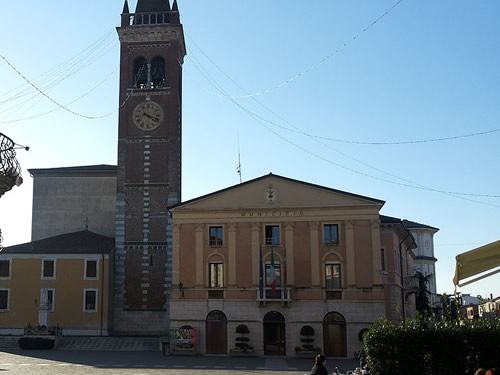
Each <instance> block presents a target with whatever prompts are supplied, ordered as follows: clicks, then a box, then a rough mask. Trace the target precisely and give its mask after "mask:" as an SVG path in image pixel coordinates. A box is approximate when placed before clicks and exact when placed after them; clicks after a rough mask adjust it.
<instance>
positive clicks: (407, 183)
mask: <svg viewBox="0 0 500 375" xmlns="http://www.w3.org/2000/svg"><path fill="white" fill-rule="evenodd" d="M194 44H195V45H196V46H197V44H196V43H194ZM197 48H199V47H197ZM200 51H202V50H201V49H200ZM202 53H203V54H204V55H205V56H206V57H207V58H208V59H209V60H210V61H211V62H212V63H213V64H214V65H215V66H216V67H217V68H218V69H219V70H220V71H221V72H222V73H223V74H224V75H225V76H226V77H228V79H230V80H231V81H232V82H233V83H234V84H235V85H237V86H238V87H239V88H240V89H241V90H242V91H245V90H244V89H243V88H242V87H241V86H240V85H238V84H237V83H236V82H235V81H234V80H233V79H232V78H230V77H229V75H227V74H226V73H225V72H224V71H223V70H222V69H220V67H219V66H218V65H217V64H216V63H215V62H213V60H212V59H210V58H209V57H208V55H206V54H205V53H204V52H203V51H202ZM189 56H193V54H192V53H190V54H189V55H188V57H189ZM194 57H195V56H194ZM189 58H190V60H191V61H193V59H192V58H191V57H189ZM195 58H196V57H195ZM196 60H197V59H196ZM197 61H198V60H197ZM199 64H200V65H201V68H202V70H203V71H204V72H205V73H203V72H202V71H201V69H200V67H199V66H198V65H197V64H196V63H194V61H193V65H194V66H195V68H196V69H197V70H199V71H200V73H201V74H202V76H203V77H204V78H205V79H206V80H207V81H208V82H209V83H210V84H212V85H213V86H214V87H215V88H216V89H217V90H219V91H220V92H221V93H222V94H224V95H223V97H225V98H226V99H228V100H230V101H231V102H232V103H233V104H235V105H236V106H238V107H239V108H240V109H242V110H243V111H244V112H245V113H247V114H248V115H250V116H251V117H252V118H253V119H254V120H255V121H257V122H258V123H260V124H261V125H262V126H264V127H265V128H266V129H268V130H269V131H271V132H272V133H274V134H275V135H276V136H278V137H279V138H281V139H282V140H284V141H285V142H287V143H289V144H291V145H292V146H294V147H296V148H298V149H300V150H302V151H304V152H306V153H308V154H310V155H312V156H314V157H316V158H318V159H321V160H323V161H325V162H327V163H329V164H332V165H335V166H337V167H340V168H342V169H345V170H348V171H350V172H353V173H356V174H360V175H363V176H365V177H370V178H374V179H377V180H381V181H384V182H388V183H391V184H397V185H401V186H406V187H410V188H414V189H421V190H427V191H433V192H436V193H441V194H446V195H450V196H453V197H456V198H459V199H463V200H467V201H471V202H474V203H478V204H483V205H488V206H494V207H500V205H495V204H490V203H486V202H482V201H478V200H475V199H470V198H466V197H465V196H473V197H488V198H500V196H498V195H489V194H471V193H458V192H449V191H444V190H439V189H434V188H430V187H427V186H424V185H421V184H417V183H414V182H412V181H409V180H406V179H403V178H401V177H398V176H395V175H393V174H390V173H388V172H385V171H383V170H381V169H379V168H376V167H373V166H371V165H369V164H367V163H364V162H362V161H360V160H358V159H355V158H352V157H350V156H349V155H347V154H345V153H342V152H340V151H338V150H336V149H333V148H332V147H331V146H329V145H325V144H324V143H322V142H320V143H321V144H323V145H325V146H326V147H328V148H330V149H332V150H333V151H335V152H338V153H340V154H342V155H343V156H345V157H348V158H350V159H352V160H355V161H357V162H358V163H361V164H363V165H365V166H367V167H370V168H372V169H375V170H377V171H379V172H381V173H384V174H387V175H389V176H391V177H393V178H397V179H399V180H401V181H404V182H405V183H400V182H396V181H393V180H388V179H385V178H381V177H378V176H373V175H370V174H368V173H364V172H360V171H358V170H355V169H352V168H349V167H345V166H343V165H341V164H339V163H335V162H333V161H331V160H329V159H327V158H325V157H323V156H321V155H319V154H317V153H314V152H312V151H310V150H307V149H306V148H304V147H302V146H300V145H297V144H296V143H294V142H292V141H290V140H289V139H288V138H286V137H284V136H283V135H281V134H279V133H278V132H276V131H274V130H273V129H271V128H270V127H268V126H267V125H265V123H268V124H271V125H277V124H276V123H274V122H272V121H270V120H267V119H265V118H263V117H261V116H259V115H257V114H255V113H254V112H251V111H249V110H248V109H247V108H245V107H243V106H242V105H241V104H240V103H238V102H237V101H236V100H235V99H234V97H231V96H228V95H226V91H225V90H224V89H223V88H222V86H221V85H219V84H218V83H217V81H216V80H215V79H214V78H213V77H212V76H211V75H210V73H209V72H208V71H207V70H206V69H205V68H204V67H203V65H202V64H201V63H199ZM207 75H208V77H210V78H208V77H207ZM253 100H254V101H256V102H257V103H258V104H259V105H261V106H263V107H264V108H265V109H267V110H268V111H270V112H271V113H273V114H274V115H275V116H277V114H276V113H275V112H273V111H271V110H270V109H269V108H267V107H266V106H264V105H263V104H262V103H261V102H260V101H258V100H257V99H256V98H253ZM278 117H279V116H278ZM279 118H281V117H279ZM281 119H282V121H283V120H284V119H283V118H281ZM284 121H286V120H284ZM288 123H289V122H288ZM289 124H290V123H289ZM290 125H291V124H290ZM292 126H293V125H292ZM296 128H297V127H296ZM297 129H298V128H297ZM299 130H300V129H299ZM299 133H300V134H302V135H304V132H302V131H299Z"/></svg>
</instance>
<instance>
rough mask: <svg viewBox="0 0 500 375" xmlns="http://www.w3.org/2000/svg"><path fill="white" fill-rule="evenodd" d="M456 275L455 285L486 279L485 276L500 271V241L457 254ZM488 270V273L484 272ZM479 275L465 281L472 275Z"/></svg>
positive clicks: (454, 278)
mask: <svg viewBox="0 0 500 375" xmlns="http://www.w3.org/2000/svg"><path fill="white" fill-rule="evenodd" d="M456 260H457V263H456V266H455V276H454V277H453V283H454V284H455V286H460V287H461V286H464V285H467V284H470V283H473V282H475V281H478V280H481V279H484V278H485V277H488V276H491V275H494V274H496V273H498V272H500V268H499V269H495V268H498V267H500V241H496V242H492V243H490V244H487V245H484V246H481V247H478V248H477V249H473V250H470V251H467V252H465V253H462V254H458V255H457V256H456ZM487 271H492V272H488V273H486V274H482V273H484V272H487ZM479 274H482V275H481V276H478V277H476V278H474V279H471V280H467V281H465V282H464V281H463V280H464V279H467V278H469V277H472V276H477V275H479Z"/></svg>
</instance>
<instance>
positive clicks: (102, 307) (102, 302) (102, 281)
mask: <svg viewBox="0 0 500 375" xmlns="http://www.w3.org/2000/svg"><path fill="white" fill-rule="evenodd" d="M103 314H104V254H101V322H100V329H101V336H102V321H103Z"/></svg>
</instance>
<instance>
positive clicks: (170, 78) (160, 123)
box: [113, 0, 186, 335]
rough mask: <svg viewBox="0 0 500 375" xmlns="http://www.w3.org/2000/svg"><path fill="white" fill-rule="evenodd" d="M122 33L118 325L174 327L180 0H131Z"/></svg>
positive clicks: (127, 330)
mask: <svg viewBox="0 0 500 375" xmlns="http://www.w3.org/2000/svg"><path fill="white" fill-rule="evenodd" d="M117 31H118V35H119V39H120V95H119V101H120V102H119V105H120V109H119V119H118V171H117V173H118V175H117V192H116V204H117V211H116V223H115V228H116V235H115V236H116V244H115V257H114V262H115V266H114V290H113V292H114V293H113V295H114V298H113V330H114V332H115V333H118V334H141V335H145V334H146V335H147V334H150V335H156V334H160V333H161V334H164V333H165V331H166V329H168V326H169V321H168V316H169V311H168V307H169V295H170V289H171V276H172V264H171V246H172V241H171V239H172V227H171V223H170V219H169V215H168V208H169V206H171V205H174V204H177V203H179V202H180V200H181V133H182V123H181V119H182V63H183V59H184V56H185V55H186V47H185V43H184V33H183V30H182V25H181V23H180V17H179V10H178V6H177V0H174V2H173V4H172V7H171V6H170V0H138V1H137V7H136V9H135V12H134V13H130V11H129V6H128V2H127V0H125V5H124V7H123V12H122V15H121V25H120V27H118V28H117Z"/></svg>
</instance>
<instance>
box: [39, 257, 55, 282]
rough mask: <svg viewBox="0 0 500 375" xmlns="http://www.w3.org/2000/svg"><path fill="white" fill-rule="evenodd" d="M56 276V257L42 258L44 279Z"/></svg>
mask: <svg viewBox="0 0 500 375" xmlns="http://www.w3.org/2000/svg"><path fill="white" fill-rule="evenodd" d="M55 277H56V261H55V260H54V259H43V260H42V279H54V278H55Z"/></svg>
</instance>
